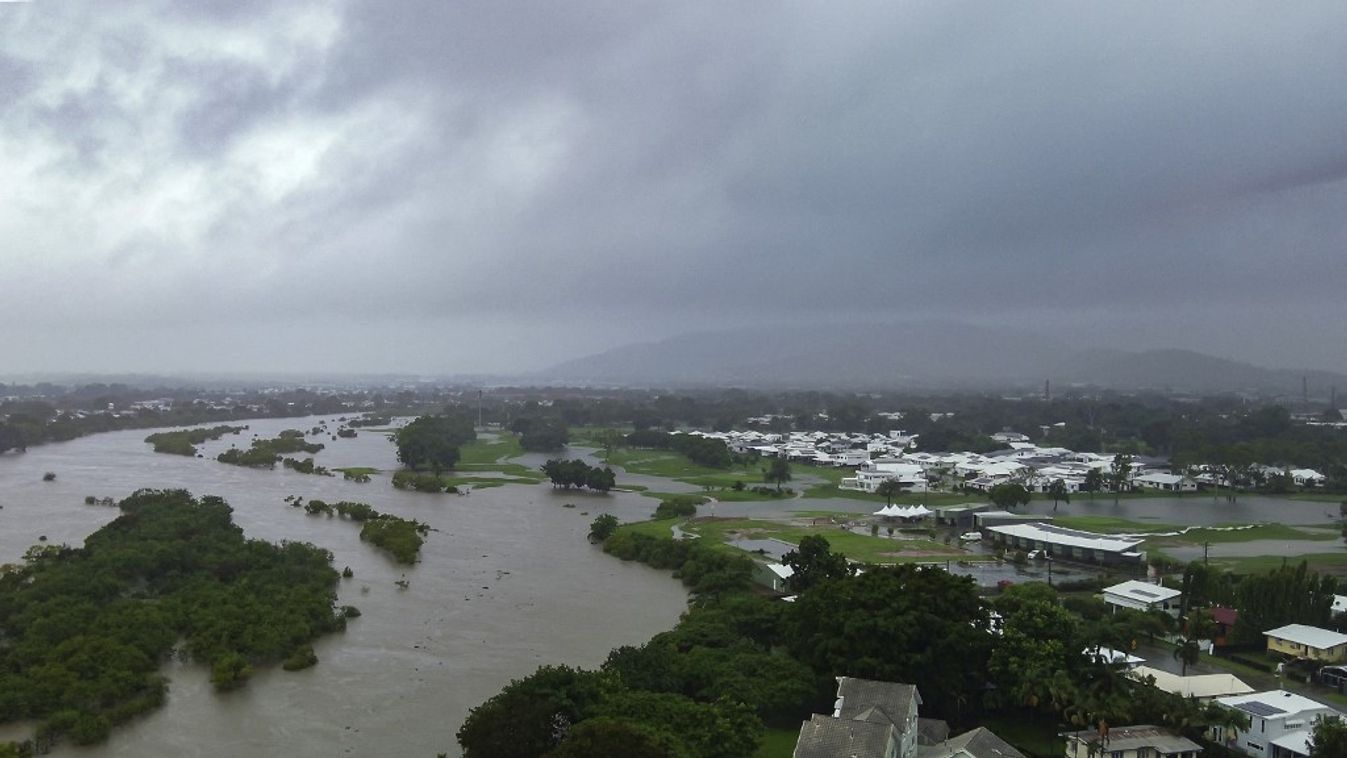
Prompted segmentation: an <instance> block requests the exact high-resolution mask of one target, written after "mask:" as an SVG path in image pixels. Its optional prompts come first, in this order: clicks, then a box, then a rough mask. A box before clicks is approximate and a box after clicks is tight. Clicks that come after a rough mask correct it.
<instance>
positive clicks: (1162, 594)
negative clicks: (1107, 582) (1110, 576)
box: [1104, 579, 1183, 618]
mask: <svg viewBox="0 0 1347 758" xmlns="http://www.w3.org/2000/svg"><path fill="white" fill-rule="evenodd" d="M1181 597H1183V593H1182V592H1180V591H1179V590H1176V589H1173V588H1172V587H1162V586H1160V585H1158V584H1151V583H1150V582H1142V581H1138V580H1136V579H1132V580H1130V581H1126V582H1123V583H1122V584H1115V585H1113V586H1112V587H1105V588H1104V602H1105V603H1108V604H1109V605H1111V606H1113V611H1114V612H1115V613H1116V612H1117V611H1118V609H1119V608H1131V609H1133V610H1138V611H1160V612H1162V613H1168V614H1169V615H1171V616H1173V617H1174V618H1178V617H1179V599H1180V598H1181Z"/></svg>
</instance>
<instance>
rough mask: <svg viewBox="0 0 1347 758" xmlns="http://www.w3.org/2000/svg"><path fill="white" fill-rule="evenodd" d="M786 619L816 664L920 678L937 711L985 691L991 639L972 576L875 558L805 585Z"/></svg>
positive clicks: (835, 670) (798, 649)
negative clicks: (861, 567)
mask: <svg viewBox="0 0 1347 758" xmlns="http://www.w3.org/2000/svg"><path fill="white" fill-rule="evenodd" d="M787 624H788V628H789V632H788V640H789V646H790V650H791V652H792V654H794V655H795V657H796V658H798V659H799V660H801V661H803V662H805V663H807V664H809V665H810V666H812V667H813V668H814V670H816V671H819V672H827V673H829V674H831V675H835V676H840V675H843V674H845V675H848V676H859V677H866V678H870V679H882V680H886V681H895V682H910V683H912V684H916V685H917V686H918V688H919V689H920V690H921V692H922V697H923V698H924V699H925V700H926V702H927V703H929V704H930V706H931V709H932V712H933V713H934V714H936V715H938V716H940V717H943V718H955V717H956V716H957V714H959V713H960V712H961V709H962V708H963V707H964V706H966V705H967V704H969V703H970V702H971V701H973V700H974V699H975V698H976V697H977V696H978V694H979V693H980V692H981V691H982V685H983V681H982V676H983V673H982V672H984V671H985V670H986V664H987V659H988V656H989V654H990V652H991V643H992V639H991V634H990V633H989V632H988V626H987V625H988V617H987V610H986V608H985V606H984V605H983V603H982V600H981V598H979V597H978V594H977V587H976V585H974V584H973V580H972V579H970V578H968V577H962V576H956V575H954V574H951V573H949V572H948V571H945V570H944V569H941V568H936V567H923V566H914V565H911V564H904V565H900V566H874V567H871V568H870V569H869V570H867V571H866V572H865V573H863V574H858V575H856V576H852V577H848V578H845V579H837V580H833V581H829V582H827V583H825V584H822V585H819V586H817V587H815V588H813V589H812V590H808V591H806V592H804V593H803V594H802V595H801V596H800V598H799V600H797V601H796V602H795V603H794V604H793V606H792V612H791V614H790V616H789V618H788V621H787Z"/></svg>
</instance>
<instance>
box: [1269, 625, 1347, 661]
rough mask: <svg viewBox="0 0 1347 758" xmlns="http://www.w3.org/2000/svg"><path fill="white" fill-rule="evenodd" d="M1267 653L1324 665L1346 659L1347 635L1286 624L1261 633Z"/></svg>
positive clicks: (1313, 627)
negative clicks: (1319, 662)
mask: <svg viewBox="0 0 1347 758" xmlns="http://www.w3.org/2000/svg"><path fill="white" fill-rule="evenodd" d="M1263 636H1264V637H1267V649H1268V652H1269V653H1282V654H1284V655H1289V656H1293V657H1295V658H1308V659H1310V660H1314V661H1323V662H1325V663H1337V662H1339V661H1342V660H1344V659H1347V634H1341V633H1339V632H1334V631H1332V630H1329V629H1320V628H1319V627H1317V626H1309V625H1308V624H1287V625H1286V626H1279V627H1277V628H1276V629H1270V630H1268V631H1266V632H1263Z"/></svg>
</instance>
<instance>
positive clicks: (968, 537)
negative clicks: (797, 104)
mask: <svg viewBox="0 0 1347 758" xmlns="http://www.w3.org/2000/svg"><path fill="white" fill-rule="evenodd" d="M959 539H961V540H963V541H964V542H976V541H977V540H980V539H982V532H964V533H963V534H960V535H959Z"/></svg>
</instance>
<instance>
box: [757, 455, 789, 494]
mask: <svg viewBox="0 0 1347 758" xmlns="http://www.w3.org/2000/svg"><path fill="white" fill-rule="evenodd" d="M763 478H764V479H766V480H767V481H769V482H776V489H777V491H778V492H780V491H781V485H782V483H784V482H789V481H790V461H788V460H786V459H785V458H773V459H772V462H771V463H770V464H768V466H767V470H766V471H765V472H764V473H763Z"/></svg>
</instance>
